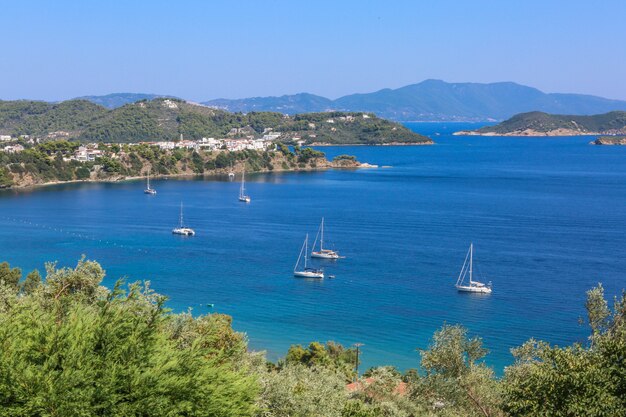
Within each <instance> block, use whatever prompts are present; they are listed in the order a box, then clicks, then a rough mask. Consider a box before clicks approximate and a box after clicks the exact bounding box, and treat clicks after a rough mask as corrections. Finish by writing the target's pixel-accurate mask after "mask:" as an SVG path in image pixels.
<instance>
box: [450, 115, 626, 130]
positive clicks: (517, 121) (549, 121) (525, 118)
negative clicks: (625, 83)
mask: <svg viewBox="0 0 626 417" xmlns="http://www.w3.org/2000/svg"><path fill="white" fill-rule="evenodd" d="M454 134H455V135H477V136H595V135H626V112H624V111H613V112H609V113H605V114H597V115H593V116H576V115H559V114H548V113H543V112H537V111H535V112H529V113H521V114H517V115H515V116H513V117H511V118H510V119H508V120H505V121H504V122H502V123H499V124H497V125H495V126H485V127H483V128H480V129H477V130H465V131H460V132H455V133H454Z"/></svg>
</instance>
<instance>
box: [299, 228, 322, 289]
mask: <svg viewBox="0 0 626 417" xmlns="http://www.w3.org/2000/svg"><path fill="white" fill-rule="evenodd" d="M308 253H309V235H308V234H307V235H306V237H305V238H304V243H303V244H302V249H300V255H299V256H298V261H297V262H296V265H295V266H294V267H293V276H294V277H299V278H324V270H323V269H315V268H309V267H308V266H307V261H306V260H307V257H308V256H307V254H308ZM303 254H304V268H303V269H300V270H298V265H300V259H302V258H303V256H302V255H303Z"/></svg>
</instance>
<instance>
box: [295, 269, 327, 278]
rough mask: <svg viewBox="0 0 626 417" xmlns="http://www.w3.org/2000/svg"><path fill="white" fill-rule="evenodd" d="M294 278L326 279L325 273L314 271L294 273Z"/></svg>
mask: <svg viewBox="0 0 626 417" xmlns="http://www.w3.org/2000/svg"><path fill="white" fill-rule="evenodd" d="M293 276H294V277H297V278H324V273H323V272H314V271H293Z"/></svg>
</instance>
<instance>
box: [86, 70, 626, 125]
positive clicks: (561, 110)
mask: <svg viewBox="0 0 626 417" xmlns="http://www.w3.org/2000/svg"><path fill="white" fill-rule="evenodd" d="M155 97H165V96H159V95H155V94H131V93H122V94H109V95H106V96H87V97H82V98H84V99H87V100H90V101H92V102H94V103H97V104H101V105H103V106H105V107H108V108H116V107H119V106H122V105H124V104H127V103H132V102H135V101H137V100H140V99H152V98H155ZM202 104H204V105H207V106H211V107H216V108H220V109H224V110H228V111H231V112H242V113H249V112H252V111H273V112H279V113H285V114H299V113H308V112H322V111H329V110H339V111H355V112H371V113H375V114H376V115H377V116H379V117H383V118H386V119H391V120H397V121H436V120H445V121H451V120H459V121H468V120H469V121H472V120H475V121H484V120H504V119H508V118H510V117H512V116H513V115H515V114H519V113H525V112H531V111H542V112H546V113H555V114H571V115H590V114H599V113H607V112H610V111H615V110H626V101H620V100H611V99H606V98H602V97H597V96H591V95H584V94H560V93H550V94H548V93H544V92H542V91H540V90H538V89H536V88H533V87H528V86H524V85H520V84H516V83H513V82H499V83H490V84H480V83H447V82H445V81H440V80H426V81H423V82H421V83H418V84H411V85H408V86H405V87H401V88H397V89H383V90H379V91H375V92H372V93H364V94H351V95H347V96H344V97H340V98H338V99H336V100H331V99H328V98H325V97H321V96H318V95H314V94H309V93H300V94H293V95H284V96H280V97H252V98H244V99H232V100H231V99H224V98H220V99H215V100H209V101H205V102H203V103H202Z"/></svg>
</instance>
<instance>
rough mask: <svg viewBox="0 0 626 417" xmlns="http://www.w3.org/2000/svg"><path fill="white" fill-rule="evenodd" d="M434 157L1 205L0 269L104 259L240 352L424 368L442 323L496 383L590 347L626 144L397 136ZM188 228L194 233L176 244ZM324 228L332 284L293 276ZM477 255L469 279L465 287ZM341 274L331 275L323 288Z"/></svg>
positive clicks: (370, 154)
mask: <svg viewBox="0 0 626 417" xmlns="http://www.w3.org/2000/svg"><path fill="white" fill-rule="evenodd" d="M407 126H408V127H409V128H410V129H412V130H414V131H416V132H419V133H422V134H425V135H428V136H430V137H431V138H433V140H434V141H435V142H436V144H435V145H432V146H346V147H323V148H319V149H320V150H322V151H323V152H325V153H326V155H327V156H328V157H330V158H332V157H334V156H337V155H340V154H349V155H356V156H357V157H358V159H359V160H360V161H363V162H368V163H370V164H375V165H378V168H372V169H356V170H327V171H319V172H294V173H271V174H250V175H246V180H247V182H246V188H247V192H248V194H249V195H250V196H251V198H252V201H251V203H249V204H245V203H240V202H239V201H238V200H237V196H238V191H239V182H238V180H239V178H240V177H239V175H238V176H237V178H236V179H235V180H234V181H229V179H228V178H227V177H204V178H185V179H180V178H169V179H158V180H157V179H155V180H154V181H152V186H153V187H154V188H156V189H157V190H158V194H157V195H155V196H151V195H146V194H144V193H143V189H144V187H145V184H144V182H143V181H128V182H120V183H99V184H96V183H82V184H66V185H56V186H49V187H41V188H36V189H30V190H20V191H3V192H1V193H0V260H1V261H7V262H9V263H10V264H11V265H13V266H19V267H20V268H22V269H23V271H24V273H27V272H28V271H29V270H32V269H35V268H36V269H39V270H40V271H42V273H43V271H44V268H45V263H46V262H57V267H65V266H68V267H72V266H75V264H76V262H77V261H78V260H79V259H80V258H81V256H83V255H84V256H86V258H87V259H93V260H97V261H98V262H100V263H101V264H102V265H103V267H104V268H105V269H106V271H107V276H106V278H105V280H104V285H107V286H112V285H113V284H114V283H115V282H116V280H119V279H124V280H125V281H126V282H134V281H138V280H140V281H150V286H151V288H153V289H154V290H155V291H157V292H159V293H161V294H165V295H167V296H168V297H169V301H168V307H169V308H171V309H172V310H173V311H174V312H183V311H191V312H192V313H193V314H196V315H200V314H207V313H215V312H217V313H225V314H228V315H231V316H232V317H233V327H234V328H235V329H236V330H237V331H240V332H243V333H245V334H246V335H247V338H248V340H249V346H250V348H251V349H254V350H263V351H266V352H267V357H268V359H270V360H278V359H279V358H280V357H282V356H284V355H285V353H286V352H287V349H288V348H289V346H290V345H292V344H302V345H307V344H308V343H310V342H312V341H321V342H324V341H328V340H332V341H335V342H338V343H341V344H343V345H344V346H347V347H349V346H352V345H353V344H355V343H362V344H363V347H362V348H361V351H362V356H361V359H362V365H361V370H363V369H365V368H368V367H371V366H379V365H393V366H396V367H397V368H399V369H401V370H406V369H409V368H417V367H419V363H420V354H419V350H420V349H426V348H428V346H429V343H430V340H431V337H432V335H433V333H434V332H435V331H436V330H437V329H439V328H441V327H442V326H443V325H444V324H462V325H463V326H465V327H466V328H467V329H468V335H469V336H470V337H481V338H482V339H483V343H484V346H485V347H486V348H487V349H488V350H489V354H488V355H487V356H486V357H485V362H486V363H487V364H488V365H489V366H491V367H493V369H494V371H495V372H496V374H497V375H502V373H503V371H504V368H505V367H506V366H507V365H510V364H512V363H513V361H514V358H513V356H512V355H511V348H514V347H516V346H520V345H521V344H522V343H524V342H525V341H527V340H529V339H531V338H535V339H540V340H544V341H547V342H550V343H552V344H555V345H559V346H564V345H569V344H572V343H575V342H581V343H586V341H587V336H588V334H589V329H588V326H587V324H586V322H585V309H584V303H585V294H586V291H587V290H589V289H590V288H592V287H594V286H595V285H597V284H598V283H602V285H603V286H604V288H605V291H606V294H607V297H608V298H611V299H612V297H614V296H616V295H619V294H621V291H622V289H623V288H626V256H625V252H626V147H610V146H592V145H590V144H589V142H590V141H591V140H592V139H593V137H559V138H545V137H524V138H515V137H472V136H453V135H452V133H453V132H454V131H457V130H463V129H468V128H476V127H479V126H480V125H478V124H467V123H407ZM181 202H182V203H184V222H185V224H186V225H188V226H189V227H193V228H194V229H195V231H196V236H193V237H181V236H175V235H172V234H171V229H172V228H173V227H175V226H176V225H177V224H178V221H179V211H180V204H181ZM322 217H324V218H325V225H326V230H325V231H326V236H325V238H326V246H327V247H328V248H334V249H336V250H337V251H339V252H340V254H341V255H342V256H345V258H343V259H339V260H336V261H328V260H310V264H312V265H313V266H317V267H320V268H323V269H324V270H325V272H326V275H327V278H325V279H323V280H307V279H298V278H294V277H293V269H294V265H295V263H296V261H297V259H298V254H299V252H300V249H301V246H302V243H303V240H304V237H305V234H307V233H308V234H309V238H310V241H309V244H311V243H313V240H314V238H315V235H316V233H317V230H318V227H319V224H320V220H321V218H322ZM470 243H473V244H474V249H475V250H474V261H475V262H474V272H475V279H477V280H479V281H482V282H489V281H491V282H492V285H493V293H492V294H490V295H480V294H463V293H459V292H457V291H456V289H455V287H454V284H455V283H456V281H457V278H458V275H459V272H460V270H461V266H462V265H463V262H464V259H465V256H466V253H467V250H468V247H469V245H470ZM329 275H333V276H334V278H329V277H328V276H329Z"/></svg>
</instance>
